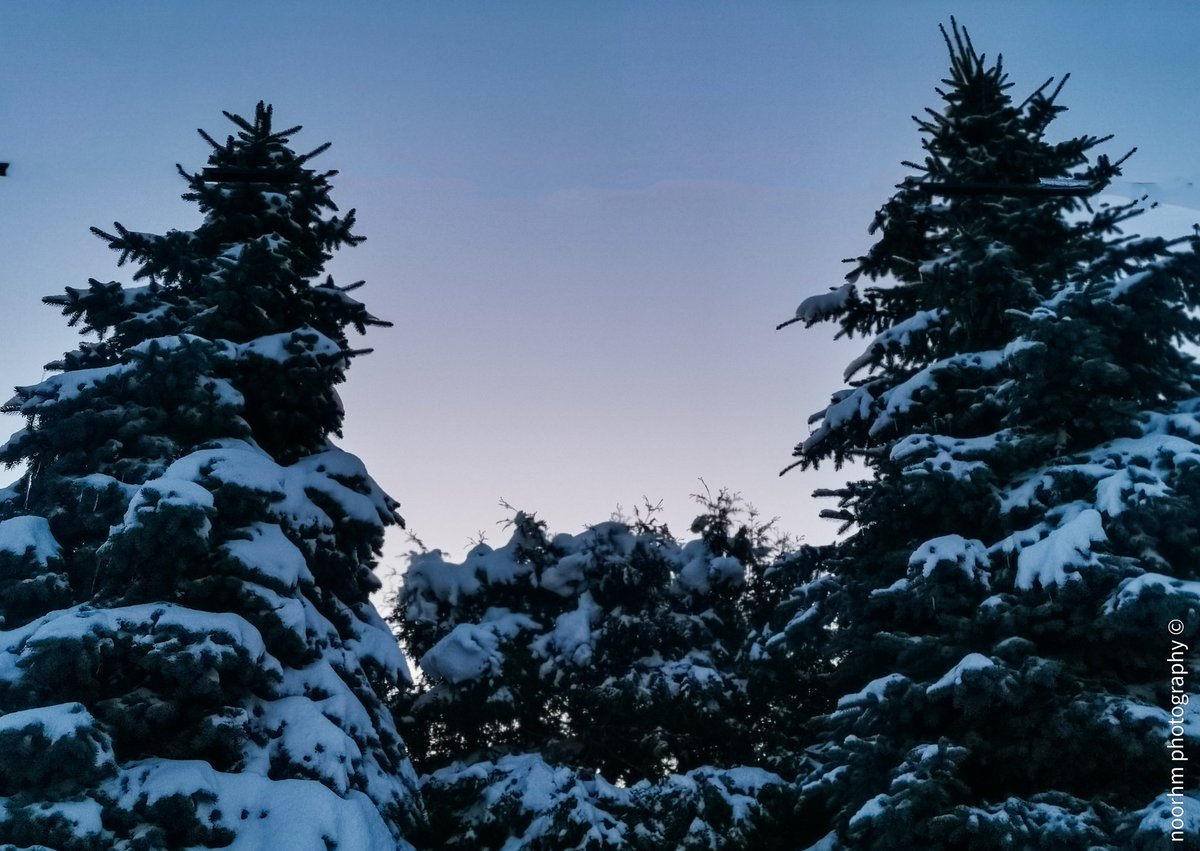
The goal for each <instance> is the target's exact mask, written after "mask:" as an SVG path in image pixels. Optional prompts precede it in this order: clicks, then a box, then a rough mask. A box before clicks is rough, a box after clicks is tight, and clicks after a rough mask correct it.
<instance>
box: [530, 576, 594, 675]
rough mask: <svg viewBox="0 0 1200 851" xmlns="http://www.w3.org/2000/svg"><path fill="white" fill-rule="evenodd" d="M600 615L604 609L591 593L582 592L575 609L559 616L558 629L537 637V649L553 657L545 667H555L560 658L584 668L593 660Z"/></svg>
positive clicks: (542, 655)
mask: <svg viewBox="0 0 1200 851" xmlns="http://www.w3.org/2000/svg"><path fill="white" fill-rule="evenodd" d="M600 615H601V609H600V607H599V606H598V605H597V604H596V603H595V602H594V601H593V600H592V595H591V592H590V591H585V592H584V593H583V594H581V595H580V596H579V604H578V605H577V606H576V608H575V609H574V611H570V612H564V613H563V614H561V615H559V616H558V617H557V618H556V619H555V621H554V628H553V629H552V630H551V631H550V632H548V633H546V634H545V635H541V636H539V637H538V638H537V639H535V640H534V642H533V645H532V647H533V650H534V652H535V653H536V654H537V655H539V656H541V657H542V658H544V659H547V660H549V661H548V662H547V663H546V664H545V665H543V669H544V670H545V671H549V670H551V669H552V668H553V667H555V665H554V660H556V659H561V660H563V661H565V662H567V663H569V664H572V665H578V666H581V667H582V666H584V665H587V664H588V662H590V661H591V659H592V650H593V646H592V644H593V635H592V627H594V626H595V625H596V623H597V622H598V621H599V620H600Z"/></svg>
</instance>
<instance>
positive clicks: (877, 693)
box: [837, 674, 910, 709]
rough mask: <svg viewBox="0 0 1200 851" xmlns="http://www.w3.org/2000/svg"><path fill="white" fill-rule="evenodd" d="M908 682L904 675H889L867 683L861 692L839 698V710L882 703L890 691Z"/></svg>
mask: <svg viewBox="0 0 1200 851" xmlns="http://www.w3.org/2000/svg"><path fill="white" fill-rule="evenodd" d="M908 682H910V680H909V679H908V677H906V676H904V675H903V674H888V675H887V676H884V677H879V678H878V679H874V680H871V682H869V683H867V684H866V685H865V686H863V687H862V689H860V690H859V691H856V692H854V694H846V695H842V696H841V697H840V698H838V702H837V706H838V709H847V708H850V707H854V706H865V705H867V704H870V703H881V702H883V700H884V698H885V697H886V695H887V692H888V690H889V689H891V688H892V687H893V686H898V685H902V684H904V683H908Z"/></svg>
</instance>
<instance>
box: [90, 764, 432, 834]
mask: <svg viewBox="0 0 1200 851" xmlns="http://www.w3.org/2000/svg"><path fill="white" fill-rule="evenodd" d="M107 791H108V794H110V795H112V796H113V798H115V800H116V803H117V805H118V806H120V807H121V808H123V809H127V810H132V809H133V808H134V807H136V806H138V805H139V804H140V805H146V804H154V803H155V802H156V801H159V800H162V799H163V798H167V797H170V796H172V795H181V796H183V797H185V798H190V799H191V800H193V801H196V803H197V815H198V817H199V818H200V820H201V821H202V822H203V823H205V824H209V825H211V826H213V827H221V828H225V829H227V830H229V831H230V832H231V833H232V834H233V836H234V839H233V842H232V844H230V845H228V846H226V847H227V848H228V849H230V851H261V849H263V848H287V849H288V851H329V848H330V847H332V845H331V843H334V844H336V847H338V848H346V849H351V848H362V849H368V848H370V849H374V848H388V849H391V848H398V849H405V850H406V851H410V849H411V847H412V846H410V845H409V844H408V843H407V842H405V841H404V840H397V839H396V838H395V837H393V836H392V834H391V833H390V832H389V831H388V828H387V825H386V824H384V821H383V818H382V817H381V816H380V814H379V811H378V809H377V808H376V805H375V804H373V803H372V802H371V800H370V799H369V798H368V797H367V796H366V795H364V794H363V793H361V792H356V791H350V792H347V793H346V794H345V795H338V794H336V793H335V792H333V791H332V790H330V789H329V788H328V787H327V786H325V785H324V784H322V783H319V782H316V781H313V780H290V779H289V780H271V779H268V778H266V777H263V776H261V775H258V774H253V773H241V774H229V773H225V772H221V771H216V770H214V769H213V768H212V766H210V765H209V764H208V763H206V762H201V761H198V760H168V759H147V760H142V761H140V762H135V763H131V764H130V765H129V766H128V767H127V768H126V770H125V771H123V772H122V774H121V776H120V777H119V778H118V779H117V780H114V781H112V782H110V783H109V784H108V790H107Z"/></svg>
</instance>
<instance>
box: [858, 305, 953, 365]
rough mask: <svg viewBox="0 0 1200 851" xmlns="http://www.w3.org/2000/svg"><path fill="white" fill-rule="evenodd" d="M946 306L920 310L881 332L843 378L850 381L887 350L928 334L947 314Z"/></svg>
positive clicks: (902, 345) (904, 345) (902, 346)
mask: <svg viewBox="0 0 1200 851" xmlns="http://www.w3.org/2000/svg"><path fill="white" fill-rule="evenodd" d="M946 313H947V311H946V310H945V308H941V307H938V308H934V309H932V310H919V311H917V312H916V313H914V314H913V315H912V316H910V317H908V318H907V319H903V320H901V321H899V322H897V323H896V324H894V325H892V326H891V327H890V328H888V329H887V330H886V331H883V332H881V333H880V334H879V335H878V336H876V337H875V339H874V340H872V341H871V345H869V346H867V349H866V351H865V352H863V353H862V354H861V355H859V356H858V357H856V358H855V359H854V360H852V361H851V362H850V365H849V366H847V367H846V371H845V373H844V374H843V376H842V378H843V380H845V381H849V380H850V379H851V378H852V377H854V375H855V374H856V373H858V372H859V370H861V369H863V367H866V366H868V365H870V363H871V362H872V361H873V360H875V359H876V358H878V357H880V356H882V355H884V354H885V353H887V352H890V351H893V350H894V349H896V348H900V349H906V348H908V347H909V346H910V345H911V344H912V342H913V336H914V335H916V334H926V333H928V332H929V330H930V329H931V328H934V327H936V326H937V324H938V323H939V322H940V321H941V320H942V318H943V317H944V316H945V315H946Z"/></svg>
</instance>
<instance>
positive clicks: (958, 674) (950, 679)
mask: <svg viewBox="0 0 1200 851" xmlns="http://www.w3.org/2000/svg"><path fill="white" fill-rule="evenodd" d="M995 666H996V663H995V662H993V661H992V660H991V659H989V658H988V657H987V656H984V655H983V654H982V653H968V654H967V655H966V656H964V657H963V658H962V659H961V660H959V662H958V664H957V665H955V666H954V667H953V668H951V669H950V670H949V671H947V672H946V673H945V674H943V675H942V677H941V679H939V680H938V681H937V682H935V683H934V684H933V685H931V686H929V687H928V688H926V689H925V693H926V694H937V693H938V692H940V691H945V690H947V689H951V688H954V687H955V686H960V685H962V681H963V674H966V673H968V672H970V671H983V670H986V669H987V668H994V667H995Z"/></svg>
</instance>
